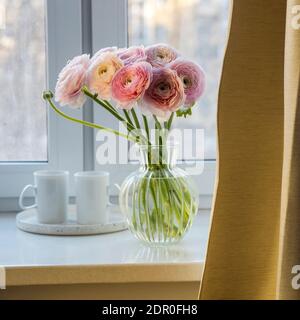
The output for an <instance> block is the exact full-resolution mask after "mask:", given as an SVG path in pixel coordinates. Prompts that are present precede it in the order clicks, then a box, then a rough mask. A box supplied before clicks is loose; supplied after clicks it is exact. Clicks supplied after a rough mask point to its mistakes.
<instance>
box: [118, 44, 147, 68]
mask: <svg viewBox="0 0 300 320" xmlns="http://www.w3.org/2000/svg"><path fill="white" fill-rule="evenodd" d="M117 54H118V57H119V58H120V59H121V60H122V61H123V63H124V65H125V66H127V65H129V64H132V63H135V62H139V61H146V59H147V56H146V52H145V48H144V47H143V46H140V47H130V48H123V49H119V50H118V53H117Z"/></svg>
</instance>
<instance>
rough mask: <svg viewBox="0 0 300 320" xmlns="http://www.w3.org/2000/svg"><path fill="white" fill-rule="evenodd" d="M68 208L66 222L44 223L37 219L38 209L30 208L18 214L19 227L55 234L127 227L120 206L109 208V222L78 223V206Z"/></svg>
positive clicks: (111, 230)
mask: <svg viewBox="0 0 300 320" xmlns="http://www.w3.org/2000/svg"><path fill="white" fill-rule="evenodd" d="M68 210H69V212H68V220H67V221H66V222H65V223H64V224H43V223H39V222H38V220H37V211H36V209H28V210H25V211H22V212H20V213H18V214H17V217H16V222H17V227H18V228H19V229H21V230H23V231H26V232H31V233H38V234H48V235H55V236H57V235H60V236H75V235H92V234H102V233H110V232H116V231H122V230H125V229H127V223H126V221H125V219H124V217H123V216H122V214H121V213H120V209H119V207H118V206H112V207H109V208H108V210H109V217H110V221H109V223H107V224H93V225H82V224H77V222H76V214H75V213H76V207H75V206H74V205H70V206H69V209H68Z"/></svg>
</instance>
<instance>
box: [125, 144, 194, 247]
mask: <svg viewBox="0 0 300 320" xmlns="http://www.w3.org/2000/svg"><path fill="white" fill-rule="evenodd" d="M176 160H177V159H176V147H175V146H168V145H145V146H140V167H139V169H138V170H137V171H135V172H133V173H132V174H130V175H129V176H128V177H127V178H126V179H125V181H124V182H123V184H122V186H121V190H120V199H119V201H120V208H121V211H122V213H123V214H124V215H125V216H126V219H127V222H128V225H129V229H130V230H131V232H132V233H133V234H134V235H135V237H136V238H138V239H140V240H142V241H144V242H147V243H155V244H165V243H166V244H167V243H174V242H177V241H179V240H180V239H182V238H183V237H184V235H185V234H186V232H187V231H188V230H189V228H190V226H191V225H192V222H193V220H194V217H195V215H196V213H197V210H198V199H199V195H198V192H197V189H196V187H195V184H194V183H193V181H192V178H191V177H190V176H189V175H188V174H187V173H186V172H185V171H184V170H182V169H180V168H179V167H177V165H176V163H177V161H176Z"/></svg>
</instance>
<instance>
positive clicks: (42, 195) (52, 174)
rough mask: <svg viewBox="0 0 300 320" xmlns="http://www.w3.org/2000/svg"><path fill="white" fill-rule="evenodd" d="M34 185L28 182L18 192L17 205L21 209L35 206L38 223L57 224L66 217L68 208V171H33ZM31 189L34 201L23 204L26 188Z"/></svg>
mask: <svg viewBox="0 0 300 320" xmlns="http://www.w3.org/2000/svg"><path fill="white" fill-rule="evenodd" d="M33 175H34V185H32V184H28V185H27V186H25V187H24V189H23V190H22V192H21V194H20V198H19V205H20V207H21V208H22V209H23V210H26V209H31V208H35V207H37V212H38V215H37V218H38V222H40V223H49V224H59V223H64V222H65V221H66V219H67V208H68V180H69V172H68V171H60V170H57V171H50V170H40V171H35V172H34V173H33ZM28 189H32V190H33V191H34V195H35V203H34V204H33V205H31V206H25V205H24V204H23V198H24V194H25V192H26V190H28Z"/></svg>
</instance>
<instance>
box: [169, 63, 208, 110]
mask: <svg viewBox="0 0 300 320" xmlns="http://www.w3.org/2000/svg"><path fill="white" fill-rule="evenodd" d="M169 67H170V68H171V69H172V70H175V71H176V72H177V74H178V76H179V78H180V79H181V81H182V83H183V87H184V92H185V95H186V99H185V102H184V105H185V107H191V106H192V105H193V104H194V103H195V102H196V101H197V100H198V99H199V98H200V97H201V95H202V94H203V92H204V89H205V74H204V71H203V70H202V68H201V67H200V66H199V65H198V64H196V63H194V62H192V61H189V60H184V59H176V60H175V61H173V62H171V63H170V64H169Z"/></svg>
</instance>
